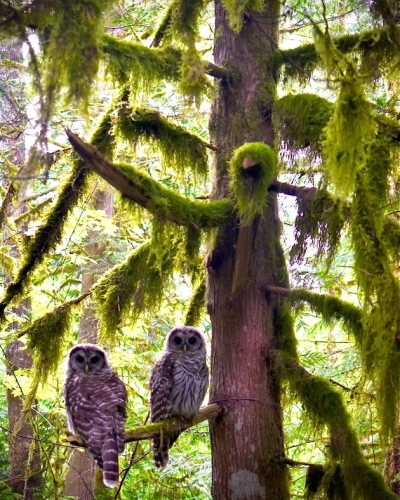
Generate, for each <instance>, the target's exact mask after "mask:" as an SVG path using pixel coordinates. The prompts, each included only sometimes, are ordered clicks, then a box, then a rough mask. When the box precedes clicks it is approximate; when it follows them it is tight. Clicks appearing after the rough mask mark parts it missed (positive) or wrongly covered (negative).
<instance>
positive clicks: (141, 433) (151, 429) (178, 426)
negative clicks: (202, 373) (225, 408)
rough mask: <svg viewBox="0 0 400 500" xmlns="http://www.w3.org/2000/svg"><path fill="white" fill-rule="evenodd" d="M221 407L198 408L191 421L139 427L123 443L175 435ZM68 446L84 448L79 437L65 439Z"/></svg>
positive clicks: (129, 430) (179, 420)
mask: <svg viewBox="0 0 400 500" xmlns="http://www.w3.org/2000/svg"><path fill="white" fill-rule="evenodd" d="M220 409H221V406H220V405H219V404H218V403H211V404H209V405H207V406H203V408H200V410H199V412H198V413H197V415H196V416H195V417H194V418H193V419H192V420H191V421H183V420H181V419H180V418H169V419H167V420H163V421H162V422H157V423H156V424H147V425H141V426H139V427H134V428H132V429H128V430H126V431H125V443H132V442H134V441H143V440H145V439H152V438H154V437H156V436H157V435H158V434H159V433H160V432H161V431H162V432H163V434H164V435H170V434H175V433H176V432H177V431H178V432H183V431H185V430H186V429H189V428H190V427H193V426H195V425H198V424H200V423H201V422H204V421H205V420H208V419H209V418H210V417H212V416H214V415H215V414H216V413H217V412H218V411H220ZM67 441H68V442H69V444H71V445H73V446H81V447H83V448H85V445H84V444H83V443H82V440H81V439H80V437H79V436H73V435H69V436H68V437H67Z"/></svg>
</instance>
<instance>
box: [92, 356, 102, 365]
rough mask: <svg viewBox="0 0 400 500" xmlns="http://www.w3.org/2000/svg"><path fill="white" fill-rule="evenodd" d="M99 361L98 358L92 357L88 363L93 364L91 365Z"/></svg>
mask: <svg viewBox="0 0 400 500" xmlns="http://www.w3.org/2000/svg"><path fill="white" fill-rule="evenodd" d="M99 359H100V357H99V356H92V357H91V358H90V362H91V363H93V364H96V363H97V361H98V360H99Z"/></svg>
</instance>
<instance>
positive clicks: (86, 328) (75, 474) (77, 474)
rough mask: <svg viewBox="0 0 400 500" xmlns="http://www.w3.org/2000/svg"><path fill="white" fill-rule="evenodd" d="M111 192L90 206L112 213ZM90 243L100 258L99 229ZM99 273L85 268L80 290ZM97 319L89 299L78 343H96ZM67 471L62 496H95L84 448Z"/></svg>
mask: <svg viewBox="0 0 400 500" xmlns="http://www.w3.org/2000/svg"><path fill="white" fill-rule="evenodd" d="M113 200H114V199H113V193H112V191H111V189H109V188H108V189H106V190H104V191H103V190H100V189H98V190H97V191H96V193H95V201H94V203H93V204H92V206H93V208H97V209H102V210H104V211H105V212H106V213H107V215H108V216H109V217H112V214H113ZM88 236H89V242H88V244H87V245H86V246H85V251H86V252H87V253H88V254H89V255H91V256H93V257H94V258H101V257H102V256H103V254H104V250H105V242H104V240H103V238H102V237H101V235H100V234H99V233H98V232H94V231H89V233H88ZM98 274H99V270H98V269H97V270H96V269H93V268H92V269H88V270H86V271H85V272H83V273H82V285H81V292H82V293H86V292H87V291H88V290H90V288H91V287H92V285H93V284H94V282H95V280H96V276H97V275H98ZM98 326H99V322H98V319H97V318H96V315H95V307H94V304H92V303H91V302H89V303H88V305H87V307H85V310H84V312H83V315H82V318H81V321H80V324H79V334H78V342H90V343H92V344H95V343H97V333H98ZM68 466H69V467H68V471H67V475H66V478H65V487H64V495H65V496H72V497H76V498H78V500H93V499H94V498H95V495H94V491H95V471H96V464H95V461H94V460H93V458H92V457H91V455H89V453H88V452H87V451H86V450H84V451H82V450H81V449H79V450H78V449H76V450H73V452H72V454H71V456H70V457H69V459H68Z"/></svg>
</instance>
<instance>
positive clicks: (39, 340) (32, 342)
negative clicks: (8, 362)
mask: <svg viewBox="0 0 400 500" xmlns="http://www.w3.org/2000/svg"><path fill="white" fill-rule="evenodd" d="M72 305H74V304H71V303H65V304H63V305H62V306H60V307H57V309H54V310H53V311H51V312H49V313H47V314H45V315H44V316H43V317H41V318H39V319H38V320H36V321H35V322H34V323H33V325H32V326H31V327H30V328H29V329H28V330H27V331H26V334H27V336H28V343H27V347H28V349H30V350H31V352H32V357H33V361H34V367H33V368H34V370H33V374H34V378H33V381H32V385H31V388H30V390H29V394H28V395H27V400H26V401H25V408H28V409H30V408H31V406H32V404H33V400H34V398H35V396H36V391H37V388H38V385H39V383H42V384H44V383H45V382H46V381H47V379H48V377H49V376H50V375H52V374H54V373H55V372H56V371H57V369H58V368H59V366H60V363H61V361H62V356H63V353H64V347H65V344H66V338H67V335H66V334H67V333H68V331H69V328H70V323H71V318H72Z"/></svg>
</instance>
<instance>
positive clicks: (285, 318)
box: [274, 301, 297, 359]
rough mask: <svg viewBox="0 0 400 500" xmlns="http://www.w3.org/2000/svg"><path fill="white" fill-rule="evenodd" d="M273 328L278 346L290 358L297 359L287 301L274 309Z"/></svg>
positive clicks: (291, 318) (291, 317)
mask: <svg viewBox="0 0 400 500" xmlns="http://www.w3.org/2000/svg"><path fill="white" fill-rule="evenodd" d="M274 330H275V335H276V339H277V342H278V348H279V349H281V350H282V351H283V352H284V353H285V355H287V356H289V357H290V358H291V359H297V339H296V336H295V334H294V324H293V316H292V312H291V310H290V307H289V304H288V302H287V301H285V302H284V303H283V304H282V305H281V306H280V307H279V308H278V309H277V310H276V311H275V314H274Z"/></svg>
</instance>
